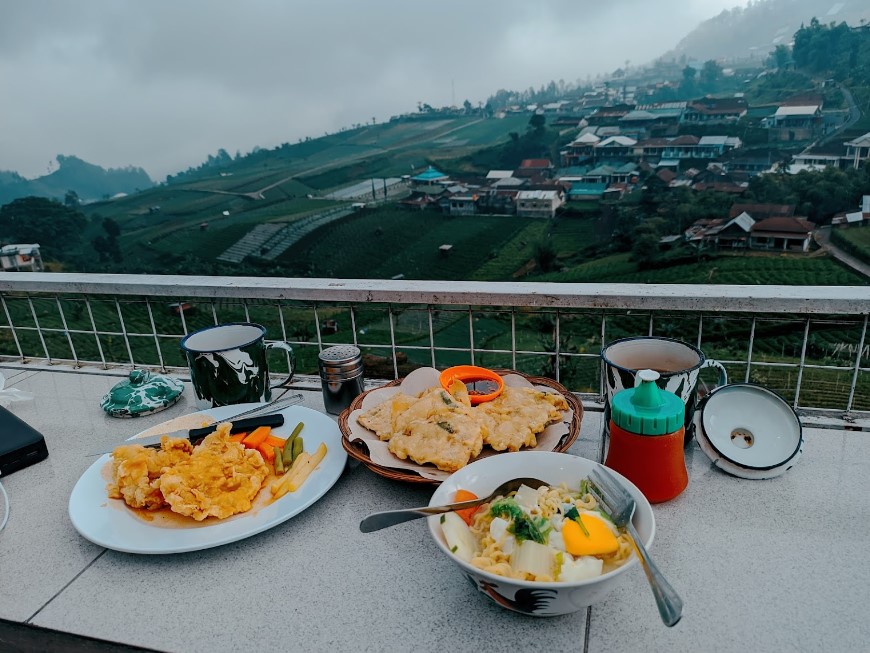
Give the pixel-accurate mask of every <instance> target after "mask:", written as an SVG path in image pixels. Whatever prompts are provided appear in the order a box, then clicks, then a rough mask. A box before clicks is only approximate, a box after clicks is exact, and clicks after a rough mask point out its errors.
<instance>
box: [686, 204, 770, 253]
mask: <svg viewBox="0 0 870 653" xmlns="http://www.w3.org/2000/svg"><path fill="white" fill-rule="evenodd" d="M754 224H755V220H753V219H752V216H750V215H749V214H748V213H741V214H740V215H736V216H734V217H732V218H729V219H727V220H725V219H722V218H715V219H705V220H698V221H696V222H695V223H694V224H692V226H690V227H689V228H688V229H686V231H685V232H684V234H683V235H684V236H685V238H686V240H687V241H688V242H689V243H691V244H693V245H695V246H697V247H700V248H703V247H714V248H717V249H725V248H731V249H745V248H747V247H748V246H749V239H750V233H751V231H752V226H753V225H754Z"/></svg>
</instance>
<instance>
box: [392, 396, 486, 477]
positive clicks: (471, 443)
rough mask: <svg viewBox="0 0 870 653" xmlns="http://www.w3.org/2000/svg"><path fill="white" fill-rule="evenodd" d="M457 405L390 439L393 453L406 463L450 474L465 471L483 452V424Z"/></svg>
mask: <svg viewBox="0 0 870 653" xmlns="http://www.w3.org/2000/svg"><path fill="white" fill-rule="evenodd" d="M453 405H454V408H450V407H446V406H445V407H444V408H443V409H440V410H438V411H437V412H435V413H433V414H432V415H431V416H429V417H428V418H426V419H418V420H415V421H413V422H410V423H409V424H407V425H406V427H405V429H404V430H403V431H401V432H399V433H395V434H394V435H393V437H392V438H391V439H390V451H391V452H393V453H394V454H395V455H396V456H398V457H399V458H401V459H403V460H404V459H405V458H410V459H411V460H413V461H414V462H415V463H418V464H420V465H423V464H425V463H432V464H433V465H435V466H436V467H437V468H438V469H441V470H444V471H446V472H455V471H456V470H457V469H460V468H462V467H465V466H466V465H467V464H468V462H469V461H470V460H471V459H472V458H474V457H475V456H477V455H478V454H480V451H481V449H483V435H482V432H481V428H480V423H479V422H478V421H477V420H475V419H474V417H472V416H471V415H470V414H468V412H467V411H469V410H470V409H468V408H466V407H465V406H462V404H459V403H457V402H454V404H453ZM460 407H461V408H460ZM462 408H464V409H465V410H462Z"/></svg>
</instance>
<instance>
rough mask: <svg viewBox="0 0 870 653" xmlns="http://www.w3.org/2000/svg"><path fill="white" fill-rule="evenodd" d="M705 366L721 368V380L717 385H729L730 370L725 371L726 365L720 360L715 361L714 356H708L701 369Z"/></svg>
mask: <svg viewBox="0 0 870 653" xmlns="http://www.w3.org/2000/svg"><path fill="white" fill-rule="evenodd" d="M705 367H715V368H716V369H717V370H719V382H718V383H717V386H723V385H728V372H726V371H725V366H724V365H722V363H720V362H719V361H714V360H713V359H712V358H708V359H706V360H705V361H704V364H703V365H701V369H704V368H705Z"/></svg>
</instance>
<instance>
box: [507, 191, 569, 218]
mask: <svg viewBox="0 0 870 653" xmlns="http://www.w3.org/2000/svg"><path fill="white" fill-rule="evenodd" d="M563 202H564V194H563V193H562V192H560V191H558V190H521V191H519V192H518V193H517V215H518V216H520V217H524V218H552V217H553V216H555V215H556V209H558V208H559V207H560V206H562V204H563Z"/></svg>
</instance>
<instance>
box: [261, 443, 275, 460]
mask: <svg viewBox="0 0 870 653" xmlns="http://www.w3.org/2000/svg"><path fill="white" fill-rule="evenodd" d="M257 451H259V452H260V453H261V454H263V460H266V461H268V462H272V461H273V460H275V450H274V449H273V448H272V445H270V444H266V443H265V442H261V443H260V444H259V445H257Z"/></svg>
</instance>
